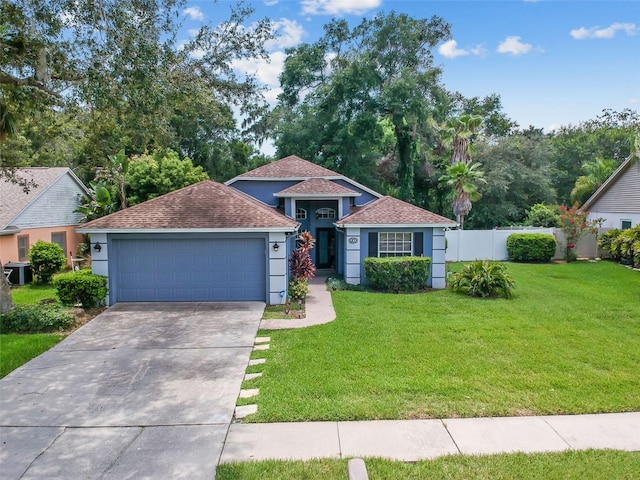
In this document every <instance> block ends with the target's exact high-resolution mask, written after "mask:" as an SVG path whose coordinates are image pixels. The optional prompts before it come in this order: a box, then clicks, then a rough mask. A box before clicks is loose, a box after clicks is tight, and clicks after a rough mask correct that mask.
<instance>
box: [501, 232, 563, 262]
mask: <svg viewBox="0 0 640 480" xmlns="http://www.w3.org/2000/svg"><path fill="white" fill-rule="evenodd" d="M556 246H557V243H556V239H555V238H554V237H553V235H549V234H546V233H514V234H513V235H509V237H508V238H507V253H508V254H509V258H510V259H511V260H514V261H516V262H533V263H546V262H550V261H551V259H552V258H553V256H554V255H555V253H556Z"/></svg>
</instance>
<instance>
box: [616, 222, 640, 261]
mask: <svg viewBox="0 0 640 480" xmlns="http://www.w3.org/2000/svg"><path fill="white" fill-rule="evenodd" d="M637 241H640V224H638V225H636V226H635V227H632V228H627V229H626V230H622V231H621V232H620V233H619V234H618V236H616V237H615V238H614V239H613V240H612V241H611V254H612V256H613V257H614V258H615V259H617V260H619V261H620V263H623V264H625V265H633V264H634V257H635V252H634V246H635V243H636V242H637Z"/></svg>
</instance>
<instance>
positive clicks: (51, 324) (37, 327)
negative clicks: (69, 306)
mask: <svg viewBox="0 0 640 480" xmlns="http://www.w3.org/2000/svg"><path fill="white" fill-rule="evenodd" d="M74 320H75V317H74V315H73V314H72V313H71V312H69V311H68V310H66V309H65V308H62V307H60V306H58V305H17V306H16V308H15V309H13V310H11V311H10V312H7V313H4V314H2V315H0V332H2V333H10V332H17V333H38V332H55V331H59V330H66V329H67V328H69V327H70V326H71V325H73V322H74Z"/></svg>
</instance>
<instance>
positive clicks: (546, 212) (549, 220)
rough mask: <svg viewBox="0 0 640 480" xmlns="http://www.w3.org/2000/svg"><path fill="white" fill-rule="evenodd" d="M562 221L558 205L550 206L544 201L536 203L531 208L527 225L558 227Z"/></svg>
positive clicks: (525, 222) (526, 221)
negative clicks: (543, 202) (544, 203)
mask: <svg viewBox="0 0 640 480" xmlns="http://www.w3.org/2000/svg"><path fill="white" fill-rule="evenodd" d="M559 221H560V214H559V211H558V207H557V206H555V207H548V206H546V205H543V204H542V203H536V204H535V205H534V206H533V207H531V210H529V211H528V212H527V219H526V220H525V221H524V224H525V225H531V226H533V227H557V226H558V223H559Z"/></svg>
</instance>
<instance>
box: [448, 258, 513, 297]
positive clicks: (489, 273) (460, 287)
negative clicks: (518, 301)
mask: <svg viewBox="0 0 640 480" xmlns="http://www.w3.org/2000/svg"><path fill="white" fill-rule="evenodd" d="M450 287H451V290H453V291H454V292H456V293H464V294H466V295H469V296H470V297H482V298H487V297H494V298H495V297H504V298H511V290H512V289H513V288H515V282H514V280H513V278H512V277H511V275H509V274H508V273H507V268H506V266H505V265H504V264H502V263H492V262H488V261H487V260H476V261H474V262H471V263H469V264H467V265H465V266H464V267H463V268H462V270H461V271H460V272H458V273H454V274H453V275H452V276H451V283H450Z"/></svg>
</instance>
